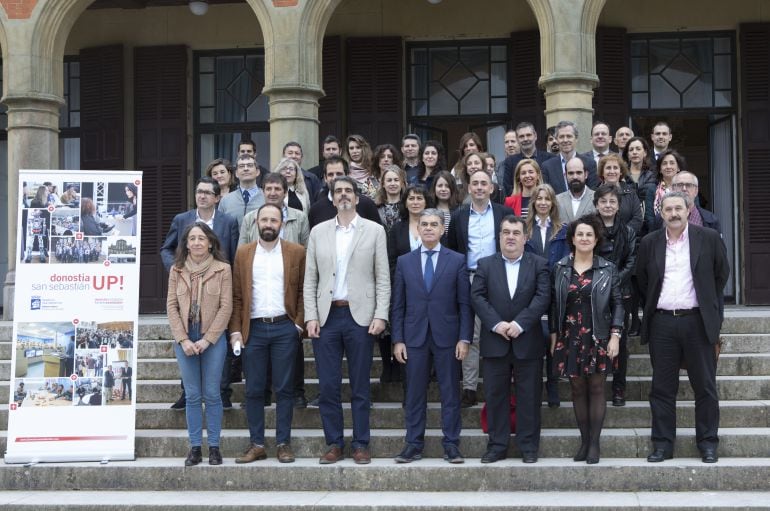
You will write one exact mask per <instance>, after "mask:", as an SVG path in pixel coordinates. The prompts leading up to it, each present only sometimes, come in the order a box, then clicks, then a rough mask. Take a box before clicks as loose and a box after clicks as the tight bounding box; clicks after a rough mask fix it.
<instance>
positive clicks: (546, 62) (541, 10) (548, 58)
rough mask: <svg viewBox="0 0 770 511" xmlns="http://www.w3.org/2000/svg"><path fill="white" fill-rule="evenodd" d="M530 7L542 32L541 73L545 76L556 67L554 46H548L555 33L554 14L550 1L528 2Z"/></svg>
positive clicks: (530, 0) (533, 0)
mask: <svg viewBox="0 0 770 511" xmlns="http://www.w3.org/2000/svg"><path fill="white" fill-rule="evenodd" d="M527 3H528V4H529V7H530V8H531V9H532V12H533V13H534V14H535V19H536V20H537V27H538V29H539V31H540V73H541V74H543V75H545V74H549V73H552V72H553V71H554V66H555V60H556V59H555V52H556V49H555V47H554V45H552V44H547V41H548V40H549V38H551V37H552V35H553V33H554V21H553V12H551V5H550V3H549V2H548V0H527Z"/></svg>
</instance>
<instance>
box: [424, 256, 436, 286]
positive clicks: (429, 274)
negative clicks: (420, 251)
mask: <svg viewBox="0 0 770 511" xmlns="http://www.w3.org/2000/svg"><path fill="white" fill-rule="evenodd" d="M425 253H426V254H427V255H428V260H427V261H425V274H424V275H423V276H422V278H423V280H425V289H427V290H428V291H430V288H431V286H432V285H433V254H435V253H436V251H435V250H426V251H425Z"/></svg>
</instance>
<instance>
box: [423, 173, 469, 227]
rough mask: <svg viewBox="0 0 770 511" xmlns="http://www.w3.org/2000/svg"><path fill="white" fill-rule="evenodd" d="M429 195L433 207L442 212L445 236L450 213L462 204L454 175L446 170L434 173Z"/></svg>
mask: <svg viewBox="0 0 770 511" xmlns="http://www.w3.org/2000/svg"><path fill="white" fill-rule="evenodd" d="M430 197H431V199H432V200H433V204H434V205H435V207H436V208H437V209H439V210H440V211H441V212H442V213H443V214H444V236H446V234H447V233H448V232H449V224H450V223H451V221H452V213H453V212H454V210H455V209H457V208H458V207H459V206H460V204H462V201H461V200H460V190H458V189H457V181H455V178H454V176H453V175H452V174H451V173H449V172H447V171H446V170H442V171H441V172H439V173H438V174H436V175H435V177H434V178H433V185H432V186H431V188H430Z"/></svg>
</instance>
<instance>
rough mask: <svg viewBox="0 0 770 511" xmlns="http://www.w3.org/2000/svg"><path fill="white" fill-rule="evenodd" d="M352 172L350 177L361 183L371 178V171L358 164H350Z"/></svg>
mask: <svg viewBox="0 0 770 511" xmlns="http://www.w3.org/2000/svg"><path fill="white" fill-rule="evenodd" d="M349 168H350V171H349V175H350V177H352V178H353V179H355V180H356V181H358V182H359V183H363V182H365V181H366V179H367V178H368V177H369V171H368V170H367V169H365V168H363V167H362V166H361V165H359V164H358V163H354V162H352V161H351V162H350V166H349Z"/></svg>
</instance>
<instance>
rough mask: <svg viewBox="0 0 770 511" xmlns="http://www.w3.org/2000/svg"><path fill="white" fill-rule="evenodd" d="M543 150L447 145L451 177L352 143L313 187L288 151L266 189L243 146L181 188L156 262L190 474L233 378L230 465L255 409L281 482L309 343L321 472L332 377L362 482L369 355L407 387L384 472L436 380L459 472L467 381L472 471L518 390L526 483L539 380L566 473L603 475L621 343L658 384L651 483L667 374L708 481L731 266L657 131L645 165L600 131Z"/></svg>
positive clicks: (410, 153)
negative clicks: (237, 402) (687, 411)
mask: <svg viewBox="0 0 770 511" xmlns="http://www.w3.org/2000/svg"><path fill="white" fill-rule="evenodd" d="M664 128H665V129H664ZM659 132H664V133H662V134H661V133H659ZM554 138H555V141H556V144H557V145H558V153H557V154H552V153H551V152H548V151H541V150H539V149H537V147H536V142H537V133H536V132H535V129H534V126H533V125H532V124H530V123H522V124H520V125H518V126H517V127H516V129H513V130H510V131H509V132H507V133H506V134H505V141H504V142H505V144H504V146H505V148H506V154H507V156H506V158H505V160H504V161H503V162H501V164H500V165H498V166H496V165H495V163H494V159H493V158H492V159H491V160H492V161H490V157H489V155H487V154H485V153H483V152H482V151H483V147H482V141H481V139H480V138H479V137H478V136H477V135H475V134H473V133H469V134H466V135H465V136H463V137H462V139H461V143H460V147H459V150H458V156H459V160H458V163H457V164H456V165H455V167H454V168H452V169H448V168H447V166H446V164H445V161H446V158H445V155H444V154H443V153H444V150H443V146H442V145H441V144H440V143H438V142H435V141H427V142H424V143H423V142H422V141H420V139H419V137H418V136H416V135H407V136H406V137H404V138H403V140H402V146H401V151H399V150H398V149H397V148H396V147H395V146H393V145H390V144H386V145H382V146H378V147H377V148H375V149H374V150H373V151H372V150H371V148H370V146H369V144H368V143H367V141H366V140H365V139H364V138H363V137H361V136H360V135H351V136H349V137H348V138H347V140H346V145H345V146H344V148H343V147H341V143H340V141H339V140H338V139H337V138H335V137H333V136H329V137H327V138H326V139H324V141H323V157H324V160H323V162H322V163H321V165H319V166H318V167H316V168H314V169H310V170H304V169H303V168H302V148H301V146H300V145H299V144H298V143H296V142H289V143H287V144H286V145H285V146H284V154H283V158H282V159H281V160H280V162H279V164H278V165H277V166H276V168H275V169H274V170H273V171H272V172H267V171H266V170H265V169H263V168H262V167H261V166H260V165H259V164H258V163H257V160H256V158H257V155H256V147H255V145H254V143H253V142H250V141H246V142H243V143H242V144H241V145H240V147H239V154H238V155H237V158H236V164H235V166H234V167H230V166H229V165H228V163H229V162H227V161H226V160H223V159H219V160H215V161H214V162H212V164H211V165H209V167H208V169H207V171H206V174H207V176H205V177H202V178H201V179H200V180H198V182H197V183H196V191H195V198H196V208H195V209H193V210H190V211H188V212H185V213H181V214H179V215H177V217H176V218H175V219H174V220H173V222H172V226H171V229H170V230H169V234H168V236H167V238H166V241H165V242H164V244H163V247H162V251H161V255H162V258H163V261H164V265H165V266H166V268H167V270H168V271H169V274H170V275H169V289H168V303H167V312H168V317H169V322H170V324H171V329H172V333H173V336H174V339H175V340H176V341H177V343H176V346H175V350H176V356H177V360H178V362H179V366H180V370H181V373H182V384H183V388H184V394H183V397H182V398H180V401H179V402H178V403H176V404H175V405H174V407H177V405H178V404H179V403H180V402H181V403H182V405H181V407H183V408H184V409H185V410H186V416H187V423H188V433H189V437H190V446H191V448H190V451H189V453H188V455H187V458H186V460H185V465H187V466H192V465H197V464H198V463H200V462H201V461H202V456H203V455H202V445H201V444H202V422H203V407H202V402H205V405H206V406H205V413H206V424H207V438H208V457H209V463H210V464H212V465H218V464H221V463H222V456H221V453H220V451H219V439H220V432H221V422H222V415H223V408H229V407H231V406H232V405H231V403H230V400H229V398H230V393H229V392H230V391H229V385H230V383H231V381H232V380H233V379H234V380H235V381H240V379H241V376H240V370H241V369H240V368H238V369H237V370H236V371H235V372H234V367H236V366H235V364H234V360H238V359H240V361H241V363H242V370H243V372H244V373H245V378H246V384H245V388H246V395H245V409H246V416H247V419H248V425H249V436H250V441H249V445H248V447H247V448H246V450H245V451H244V452H243V454H242V455H241V456H239V457H238V458H236V460H235V461H236V462H237V463H248V462H253V461H256V460H261V459H265V458H266V457H267V452H266V450H265V438H264V427H265V424H264V422H265V419H264V417H265V415H264V407H265V406H266V405H270V403H271V387H272V391H274V393H275V396H276V443H277V452H276V457H277V458H278V460H279V461H281V462H292V461H294V454H293V451H292V449H291V444H290V442H291V422H292V417H293V409H294V408H295V407H296V408H302V407H305V406H306V405H307V400H306V399H305V396H304V381H303V380H304V372H303V371H304V364H303V353H302V346H301V340H302V339H303V338H305V337H309V338H310V339H312V344H313V352H314V357H315V362H316V368H317V371H318V379H319V396H318V399H317V406H318V407H319V410H320V415H321V420H322V424H323V430H324V437H325V443H326V445H327V449H326V451H325V452H324V453H323V454H322V455H321V457H320V458H319V462H320V463H322V464H330V463H335V462H337V461H339V460H341V459H343V458H344V456H345V450H344V447H345V443H344V436H343V426H344V423H343V413H342V405H341V386H342V360H343V355H344V356H345V357H346V359H347V363H348V372H349V380H350V392H351V411H352V422H353V424H352V426H353V428H352V442H351V446H350V447H351V454H352V457H353V460H354V461H355V462H356V463H359V464H366V463H369V462H370V461H371V453H370V450H369V443H370V425H369V414H370V408H371V399H370V379H369V375H370V370H371V365H372V356H373V346H374V343H375V341H378V344H379V351H380V354H381V356H382V362H383V372H382V376H381V379H382V381H383V382H387V381H395V380H403V382H404V391H405V394H404V403H403V404H404V409H405V413H404V415H405V425H406V439H405V445H404V448H403V450H402V451H401V452H400V453H399V454H398V456H396V458H395V460H396V462H399V463H408V462H412V461H415V460H418V459H420V458H421V457H422V452H423V447H424V434H425V427H426V426H425V421H426V406H427V388H428V385H429V382H430V380H431V375H432V374H433V375H435V379H436V381H437V382H438V387H439V390H440V396H441V417H442V420H441V427H442V432H443V440H442V445H443V448H444V459H445V460H446V461H448V462H449V463H462V462H463V461H464V457H463V455H462V454H461V451H460V449H459V446H460V436H461V422H460V409H461V408H462V407H470V406H473V405H475V404H476V403H477V401H478V396H477V386H478V381H479V372H480V365H481V361H482V360H483V371H484V380H483V381H484V386H485V390H484V395H485V401H486V406H487V417H488V428H489V441H488V443H487V450H486V452H485V453H484V455H483V456H482V458H481V461H482V462H483V463H492V462H495V461H498V460H501V459H504V458H506V457H507V454H508V447H509V442H510V435H511V425H510V418H509V412H510V398H511V385H512V384H511V382H513V388H514V392H515V397H516V402H517V405H516V406H517V426H516V436H515V438H516V443H517V446H518V448H519V451H520V452H521V455H522V459H523V461H524V462H525V463H535V462H537V461H538V453H539V442H540V411H541V393H542V382H543V372H544V370H543V365H544V363H543V362H544V359H545V361H546V369H545V374H546V381H547V383H546V388H547V400H548V405H549V406H552V407H555V406H559V405H560V400H559V394H558V388H557V383H558V381H559V380H560V379H568V380H569V382H570V387H571V392H572V402H573V408H574V413H575V418H576V422H577V425H578V429H579V431H580V437H581V443H580V448H579V450H578V451H577V453H576V455H575V457H574V459H575V461H585V462H587V463H598V461H599V458H600V443H599V439H600V434H601V429H602V424H603V420H604V415H605V411H606V404H607V403H606V399H605V394H604V392H605V382H606V379H607V376H608V375H610V374H611V375H613V400H612V402H613V405H616V406H623V405H624V404H625V393H624V392H625V371H626V363H627V357H628V335H629V333H633V334H635V333H636V332H635V330H636V329H638V330H640V333H641V341H642V343H649V344H650V355H651V359H652V365H653V379H652V380H653V381H652V387H651V392H650V403H651V409H652V443H653V447H654V449H653V452H652V453H651V454H650V456H649V457H648V461H650V462H658V461H663V460H664V459H668V458H670V457H672V455H673V446H674V441H675V433H676V414H675V410H676V394H677V389H678V383H679V377H678V374H679V373H678V371H679V367H680V362H681V361H682V360H684V361H686V362H687V367H688V375H689V378H690V382H691V384H692V386H693V389H694V392H695V396H696V442H697V444H698V448H699V449H700V451H701V454H702V460H703V461H704V462H707V463H711V462H715V461H717V459H718V456H717V445H718V435H717V430H718V422H719V403H718V396H717V391H716V376H715V375H716V356H715V349H714V345H715V343H717V341H718V335H719V329H720V326H721V320H722V315H723V314H722V313H723V310H722V309H723V298H722V290H723V288H724V285H725V283H726V282H727V278H728V276H729V266H728V263H727V256H726V249H725V247H724V244H723V242H722V240H721V235H720V234H719V226H718V222H716V219H715V217H714V215H713V214H711V213H709V212H708V211H706V210H705V209H703V208H701V207H700V206H699V205H697V204H696V200H697V198H698V186H697V178H696V176H695V175H694V174H692V173H690V172H687V171H686V166H685V163H684V159H683V158H681V156H679V154H678V153H677V152H676V151H674V150H672V149H670V148H668V147H662V144H663V142H665V144H666V145H667V144H668V143H669V142H670V140H671V133H670V128H669V127H668V126H667V125H666V124H665V123H659V124H658V125H656V126H655V128H654V130H653V135H652V140H653V142H654V146H655V152H654V153H653V152H652V151H651V150H650V149H649V146H648V144H647V142H646V140H645V139H644V138H642V137H634V136H633V133H632V132H631V130H630V129H629V128H627V127H622V128H620V129H619V130H618V131H617V132H616V139H615V141H616V145H617V148H618V151H619V152H613V151H610V144H611V143H612V136H611V135H610V128H609V126H608V125H607V124H606V123H604V122H596V123H594V125H593V126H592V130H591V142H592V147H593V149H592V151H590V152H588V153H585V154H579V153H577V151H576V146H577V138H578V128H577V126H576V125H575V124H574V123H572V122H569V121H563V122H560V123H558V124H557V126H556V127H555V129H554ZM342 149H344V155H341V153H342V152H343V151H342ZM659 149H660V151H659ZM672 160H673V161H672ZM649 210H652V214H650V211H649ZM640 303H641V304H643V307H644V315H643V321H641V322H639V321H638V318H639V316H638V308H639V306H640ZM546 318H547V319H546ZM637 323H638V324H637ZM228 343H229V345H228ZM238 355H240V356H238ZM402 368H403V369H402ZM234 373H235V377H234V378H233V376H234Z"/></svg>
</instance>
